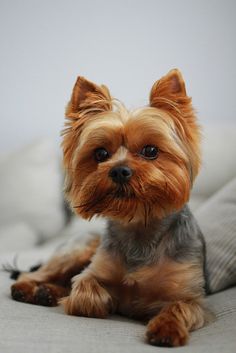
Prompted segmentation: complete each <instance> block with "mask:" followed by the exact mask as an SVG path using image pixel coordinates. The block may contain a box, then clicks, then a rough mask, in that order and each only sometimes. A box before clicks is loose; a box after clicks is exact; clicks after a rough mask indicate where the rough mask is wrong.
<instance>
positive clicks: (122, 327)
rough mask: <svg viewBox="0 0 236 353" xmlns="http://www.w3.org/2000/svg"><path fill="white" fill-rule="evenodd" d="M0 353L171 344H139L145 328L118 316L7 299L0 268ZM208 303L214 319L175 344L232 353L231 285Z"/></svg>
mask: <svg viewBox="0 0 236 353" xmlns="http://www.w3.org/2000/svg"><path fill="white" fill-rule="evenodd" d="M45 250H46V249H44V251H43V252H40V251H31V252H28V255H27V254H25V255H26V256H25V257H24V261H25V264H26V262H27V263H28V264H32V263H33V262H37V261H39V260H40V258H41V256H42V254H44V255H45ZM0 282H1V286H0V352H2V353H32V352H34V353H42V352H47V353H65V352H66V353H121V352H122V353H152V352H153V353H154V352H163V353H164V352H173V348H160V347H152V346H149V345H147V344H146V343H145V340H144V337H145V330H146V329H145V326H144V325H143V324H141V323H140V322H137V321H132V320H129V319H126V318H124V317H119V316H112V317H111V318H109V319H105V320H101V319H89V318H82V317H73V316H67V315H65V314H64V313H63V311H62V309H61V308H60V307H56V308H47V307H40V306H36V305H30V304H23V303H19V302H15V301H13V300H11V298H10V295H9V292H10V291H9V288H10V285H11V283H13V282H12V281H11V280H10V279H9V276H8V274H7V273H4V272H0ZM208 302H209V306H210V307H211V309H212V310H213V311H214V312H215V314H216V321H215V322H213V323H211V324H210V325H208V326H206V327H204V328H203V329H201V330H198V331H195V332H193V333H192V334H191V338H190V342H189V344H188V345H187V346H185V347H181V348H175V349H174V351H175V352H186V353H206V352H209V351H212V352H214V353H222V352H224V353H235V347H236V288H232V289H229V290H227V291H224V292H222V293H217V294H215V295H211V296H210V297H209V299H208Z"/></svg>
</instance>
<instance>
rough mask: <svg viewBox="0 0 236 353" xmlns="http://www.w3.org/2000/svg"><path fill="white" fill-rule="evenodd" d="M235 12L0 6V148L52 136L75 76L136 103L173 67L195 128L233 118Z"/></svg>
mask: <svg viewBox="0 0 236 353" xmlns="http://www.w3.org/2000/svg"><path fill="white" fill-rule="evenodd" d="M235 13H236V1H235V0H224V1H223V0H221V1H217V0H205V1H204V0H196V1H191V0H178V1H174V0H173V1H171V0H119V1H115V0H114V1H112V0H101V1H96V0H93V1H92V0H86V1H85V0H84V1H82V0H64V1H62V0H48V1H46V0H37V1H36V0H14V1H13V0H11V1H9V0H0V17H1V18H0V26H1V28H0V48H1V49H0V50H1V55H0V60H1V65H0V99H1V111H0V119H1V125H0V126H1V127H0V131H1V132H0V149H1V151H4V150H9V149H13V148H15V147H18V146H20V145H21V144H22V143H26V142H28V141H31V140H32V139H34V138H35V137H39V136H43V135H49V136H52V137H53V138H56V137H58V136H59V131H60V130H61V128H62V125H63V113H64V106H65V104H66V102H67V100H68V98H69V96H70V92H71V88H72V86H73V84H74V81H75V78H76V76H77V75H83V76H86V77H87V78H88V79H90V80H93V81H95V82H97V83H105V84H107V85H108V86H109V87H110V90H111V92H112V94H113V96H116V97H117V98H119V99H121V100H123V101H124V102H125V103H127V105H128V106H130V107H134V106H137V105H141V104H146V103H147V97H148V94H149V90H150V87H151V85H152V84H153V82H154V81H155V80H156V79H158V78H159V77H160V76H162V75H163V74H165V73H166V72H167V71H168V70H169V69H171V68H173V67H178V68H180V69H181V70H182V72H183V74H184V77H185V79H186V81H187V88H188V91H189V94H190V95H192V96H193V102H194V104H195V107H196V108H197V110H198V112H199V117H200V120H201V122H202V123H203V125H204V124H206V123H209V122H210V123H213V122H215V121H223V120H224V121H225V122H227V123H229V122H233V121H235V120H236V94H235V83H236V68H235V62H236V40H235V35H236V20H235ZM58 139H59V138H58Z"/></svg>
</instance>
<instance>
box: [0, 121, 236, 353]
mask: <svg viewBox="0 0 236 353" xmlns="http://www.w3.org/2000/svg"><path fill="white" fill-rule="evenodd" d="M235 131H236V129H235V126H231V127H224V126H215V125H214V126H209V127H207V128H206V129H205V133H204V135H205V138H204V141H203V156H204V161H203V168H202V172H201V174H200V176H199V178H198V180H197V182H196V184H195V186H194V189H193V192H192V197H191V200H190V207H191V208H192V210H193V211H194V214H195V216H196V218H197V219H198V221H199V224H200V226H201V227H202V228H203V231H204V230H205V231H206V232H207V234H209V237H210V238H209V239H210V240H209V241H207V246H208V250H209V257H211V259H212V260H211V261H210V262H209V268H210V270H211V275H212V282H211V283H212V288H213V291H214V292H215V293H214V294H212V295H210V296H208V298H207V302H208V305H209V307H210V308H211V309H212V311H213V312H214V313H215V317H216V319H215V320H214V321H213V322H211V323H210V324H209V325H208V326H206V327H204V328H202V329H200V330H198V331H196V332H193V333H192V335H191V339H190V341H189V344H188V345H187V346H185V347H180V348H175V350H176V351H185V352H191V353H195V352H196V353H199V352H210V351H213V352H224V353H235V352H236V287H234V286H233V285H234V284H235V282H236V278H235V274H236V268H235V267H236V260H235V256H236V248H235V243H236V223H235V220H236V187H235V185H236V182H234V183H233V182H232V181H233V179H235V177H236V163H235V157H234V151H235V150H236V140H235ZM226 184H227V187H226V188H225V189H224V186H225V185H226ZM61 190H62V173H61V170H60V152H59V150H58V148H57V147H56V146H55V143H53V142H51V141H49V140H47V139H42V140H40V141H38V142H34V143H33V144H32V145H30V146H26V147H24V148H22V149H20V150H18V151H16V152H13V153H10V154H8V155H3V156H0V191H1V199H0V209H1V212H0V262H1V264H2V265H4V266H5V267H8V266H10V265H12V264H13V265H14V262H15V263H16V264H17V266H18V267H19V268H20V269H23V270H24V269H28V268H29V267H30V266H32V265H36V264H38V263H41V262H43V261H45V260H46V259H47V258H48V257H49V256H50V255H51V254H52V253H53V252H54V251H55V249H56V248H57V246H58V245H60V244H61V243H63V242H65V241H70V240H72V239H73V237H74V236H81V237H86V234H87V233H88V232H90V231H94V230H96V231H98V229H99V231H100V232H102V231H103V228H104V222H103V221H102V220H95V221H92V222H91V223H88V222H85V221H83V220H80V219H78V218H74V217H70V216H68V212H67V210H66V208H65V205H64V203H63V195H62V192H61ZM219 190H221V191H220V192H219ZM225 190H226V191H225ZM225 195H226V196H225ZM217 212H218V213H217ZM213 215H215V217H213ZM221 215H222V217H221ZM221 218H223V222H222V220H221ZM209 223H210V224H209ZM224 230H225V231H224ZM219 231H220V232H219ZM216 233H217V236H214V234H216ZM228 235H230V242H229V241H228V240H227V239H228V238H226V237H227V236H228ZM218 244H220V246H221V247H223V248H224V249H226V250H225V252H224V263H223V261H217V257H215V256H216V255H217V251H218V250H219V247H217V246H218ZM221 244H222V245H221ZM224 244H229V245H228V246H227V247H226V246H224ZM215 249H216V250H215ZM228 253H229V255H228ZM219 257H220V255H219ZM229 258H230V261H231V262H230V266H227V264H229V261H228V259H229ZM214 259H216V261H215V260H214ZM213 260H214V261H213ZM224 271H225V272H224ZM222 274H223V275H222ZM0 277H1V286H0V352H2V353H32V352H34V353H42V352H47V353H49V352H50V353H61V352H63V353H64V352H66V353H70V352H71V353H75V352H76V353H78V352H79V353H105V352H107V353H118V352H119V353H120V352H122V353H131V352H135V353H145V352H147V353H148V352H156V351H160V352H162V351H163V352H164V351H165V352H166V351H168V350H169V349H171V348H160V347H153V346H149V345H147V344H146V343H145V326H144V325H143V324H142V323H140V322H137V321H133V320H129V319H127V318H124V317H120V316H112V317H110V318H109V319H105V320H101V319H92V318H83V317H72V316H67V315H65V314H64V313H63V311H62V308H61V307H53V308H48V307H40V306H34V305H30V304H23V303H20V302H15V301H13V300H11V298H10V286H11V284H12V280H11V279H10V278H9V273H7V272H6V271H1V272H0ZM229 286H231V288H226V287H229Z"/></svg>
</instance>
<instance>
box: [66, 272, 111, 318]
mask: <svg viewBox="0 0 236 353" xmlns="http://www.w3.org/2000/svg"><path fill="white" fill-rule="evenodd" d="M60 303H61V304H62V305H63V306H64V309H65V312H66V313H67V314H69V315H77V316H88V317H97V318H105V317H106V316H108V315H109V313H110V312H111V310H112V298H111V296H110V294H109V293H108V292H107V291H106V289H104V288H103V287H102V286H100V284H99V283H98V282H97V280H96V279H95V278H93V277H86V276H83V275H82V276H81V275H78V276H76V277H74V279H73V286H72V291H71V293H70V295H69V296H68V297H65V298H63V299H62V300H60Z"/></svg>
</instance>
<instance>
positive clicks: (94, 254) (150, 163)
mask: <svg viewBox="0 0 236 353" xmlns="http://www.w3.org/2000/svg"><path fill="white" fill-rule="evenodd" d="M66 118H67V122H66V128H65V130H64V131H63V141H62V147H63V153H64V167H65V173H66V180H65V193H66V197H67V199H68V201H69V203H70V205H71V208H72V209H73V210H74V211H75V213H77V214H78V215H79V216H82V217H83V218H85V219H88V220H90V219H91V218H92V217H93V216H101V217H105V218H106V219H107V229H106V232H105V234H104V235H103V236H102V237H101V238H99V237H98V238H94V239H92V240H89V241H88V242H87V243H86V244H85V245H84V246H82V245H79V246H77V247H74V248H73V249H72V250H71V251H69V252H64V253H57V254H56V255H55V256H54V257H52V258H51V259H50V260H49V262H48V263H46V264H44V265H43V266H42V267H40V268H39V269H38V270H37V271H35V272H32V273H22V274H21V275H20V276H19V278H18V280H17V282H15V284H13V285H12V288H11V290H12V297H13V299H15V300H18V301H22V302H26V303H33V304H38V305H46V306H53V305H57V304H58V303H60V304H62V305H63V307H64V309H65V312H66V313H67V314H70V315H78V316H87V317H96V318H105V317H107V316H108V315H109V314H112V313H119V314H122V315H126V316H129V317H133V318H137V319H140V320H144V321H147V322H148V324H147V333H146V338H147V341H148V342H149V343H150V344H152V345H157V346H181V345H184V344H186V343H187V341H188V338H189V332H190V331H192V330H196V329H198V328H200V327H202V326H203V325H204V324H205V323H206V321H207V318H208V314H207V312H208V311H207V309H206V308H205V305H204V296H205V293H206V276H205V245H204V240H203V236H202V233H201V231H200V229H199V227H198V225H197V223H196V221H195V219H194V217H193V215H192V214H191V212H190V210H189V208H188V206H187V204H186V203H187V202H188V200H189V195H190V190H191V187H192V185H193V182H194V179H195V177H196V176H197V174H198V171H199V167H200V161H201V158H200V140H201V133H200V127H199V125H198V123H197V120H196V116H195V112H194V110H193V107H192V104H191V98H190V97H188V95H187V93H186V90H185V83H184V80H183V77H182V75H181V73H180V72H179V71H178V70H177V69H174V70H171V71H170V72H169V73H168V74H167V75H166V76H164V77H162V78H161V79H160V80H158V81H157V82H155V83H154V85H153V87H152V89H151V93H150V104H149V105H148V106H147V107H144V108H140V109H137V110H133V111H128V110H127V109H126V108H125V106H124V105H123V104H122V103H120V102H119V101H117V100H115V99H113V98H111V96H110V93H109V90H108V89H107V87H106V86H104V85H101V86H98V85H96V84H94V83H92V82H89V81H88V80H86V79H85V78H83V77H78V79H77V82H76V83H75V86H74V89H73V92H72V96H71V100H70V102H69V104H68V106H67V108H66ZM71 279H72V281H71ZM71 283H72V285H71Z"/></svg>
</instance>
